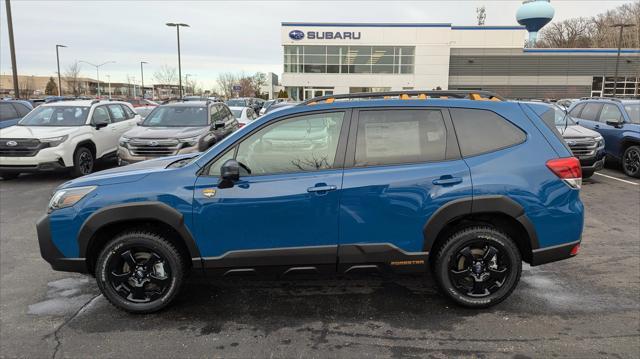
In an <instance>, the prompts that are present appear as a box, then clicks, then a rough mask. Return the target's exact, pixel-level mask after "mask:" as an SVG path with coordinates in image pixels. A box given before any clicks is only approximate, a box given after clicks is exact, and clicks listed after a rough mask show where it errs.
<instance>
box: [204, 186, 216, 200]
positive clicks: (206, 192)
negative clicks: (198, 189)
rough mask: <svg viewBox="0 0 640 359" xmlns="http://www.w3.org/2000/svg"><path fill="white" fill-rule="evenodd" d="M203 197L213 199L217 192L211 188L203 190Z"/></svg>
mask: <svg viewBox="0 0 640 359" xmlns="http://www.w3.org/2000/svg"><path fill="white" fill-rule="evenodd" d="M202 195H203V196H205V197H207V198H213V196H215V195H216V190H215V189H211V188H207V189H203V190H202Z"/></svg>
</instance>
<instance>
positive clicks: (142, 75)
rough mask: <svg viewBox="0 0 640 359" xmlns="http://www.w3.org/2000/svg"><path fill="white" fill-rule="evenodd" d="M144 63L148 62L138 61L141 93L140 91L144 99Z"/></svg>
mask: <svg viewBox="0 0 640 359" xmlns="http://www.w3.org/2000/svg"><path fill="white" fill-rule="evenodd" d="M144 64H148V62H146V61H140V77H141V80H140V88H141V91H140V92H141V93H142V99H143V100H144V68H143V67H142V65H144Z"/></svg>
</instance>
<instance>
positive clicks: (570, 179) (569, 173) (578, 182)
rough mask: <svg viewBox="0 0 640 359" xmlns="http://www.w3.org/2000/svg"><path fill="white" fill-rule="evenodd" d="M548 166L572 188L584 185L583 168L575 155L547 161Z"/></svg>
mask: <svg viewBox="0 0 640 359" xmlns="http://www.w3.org/2000/svg"><path fill="white" fill-rule="evenodd" d="M547 167H549V169H550V170H551V172H553V173H554V174H555V175H556V176H558V177H559V178H560V179H562V180H563V181H564V183H566V184H567V185H569V187H571V188H578V189H579V188H580V187H581V186H582V168H581V167H580V161H579V160H578V159H577V158H575V157H566V158H556V159H554V160H549V161H547Z"/></svg>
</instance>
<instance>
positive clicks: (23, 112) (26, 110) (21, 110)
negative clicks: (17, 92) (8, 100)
mask: <svg viewBox="0 0 640 359" xmlns="http://www.w3.org/2000/svg"><path fill="white" fill-rule="evenodd" d="M13 107H15V108H16V111H18V116H20V117H24V116H26V115H27V114H28V113H29V112H30V111H31V110H30V109H29V108H28V107H27V106H25V105H23V104H21V103H14V104H13Z"/></svg>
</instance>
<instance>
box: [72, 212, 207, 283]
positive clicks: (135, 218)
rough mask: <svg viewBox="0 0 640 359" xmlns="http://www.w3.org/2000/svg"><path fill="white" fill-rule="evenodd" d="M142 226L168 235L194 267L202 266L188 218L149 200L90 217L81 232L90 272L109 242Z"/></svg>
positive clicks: (80, 242)
mask: <svg viewBox="0 0 640 359" xmlns="http://www.w3.org/2000/svg"><path fill="white" fill-rule="evenodd" d="M140 227H143V228H146V229H149V230H151V231H155V232H160V233H161V234H165V236H166V237H167V240H169V241H171V242H172V243H173V244H175V245H176V246H177V247H178V249H179V250H180V251H181V253H182V254H183V255H185V256H186V257H187V258H186V259H191V260H192V263H193V264H194V267H195V266H198V263H199V261H200V251H199V249H198V246H197V245H196V243H195V240H194V239H193V236H192V235H191V232H190V231H189V229H188V228H187V227H186V226H185V224H184V216H183V215H182V214H181V213H180V212H178V211H177V210H175V209H174V208H172V207H170V206H168V205H166V204H164V203H162V202H152V201H149V202H135V203H125V204H118V205H113V206H109V207H105V208H102V209H100V210H98V211H96V212H95V213H93V214H92V215H91V216H89V218H87V220H86V221H85V222H84V223H83V225H82V227H81V228H80V231H79V233H78V248H79V253H80V257H84V258H85V260H86V262H87V268H88V269H89V272H90V273H92V272H93V269H94V265H95V260H96V258H97V254H98V252H99V250H100V248H102V246H104V244H106V242H107V241H108V240H109V239H111V238H113V236H114V235H116V234H117V233H119V232H122V231H124V230H126V229H133V228H140Z"/></svg>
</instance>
